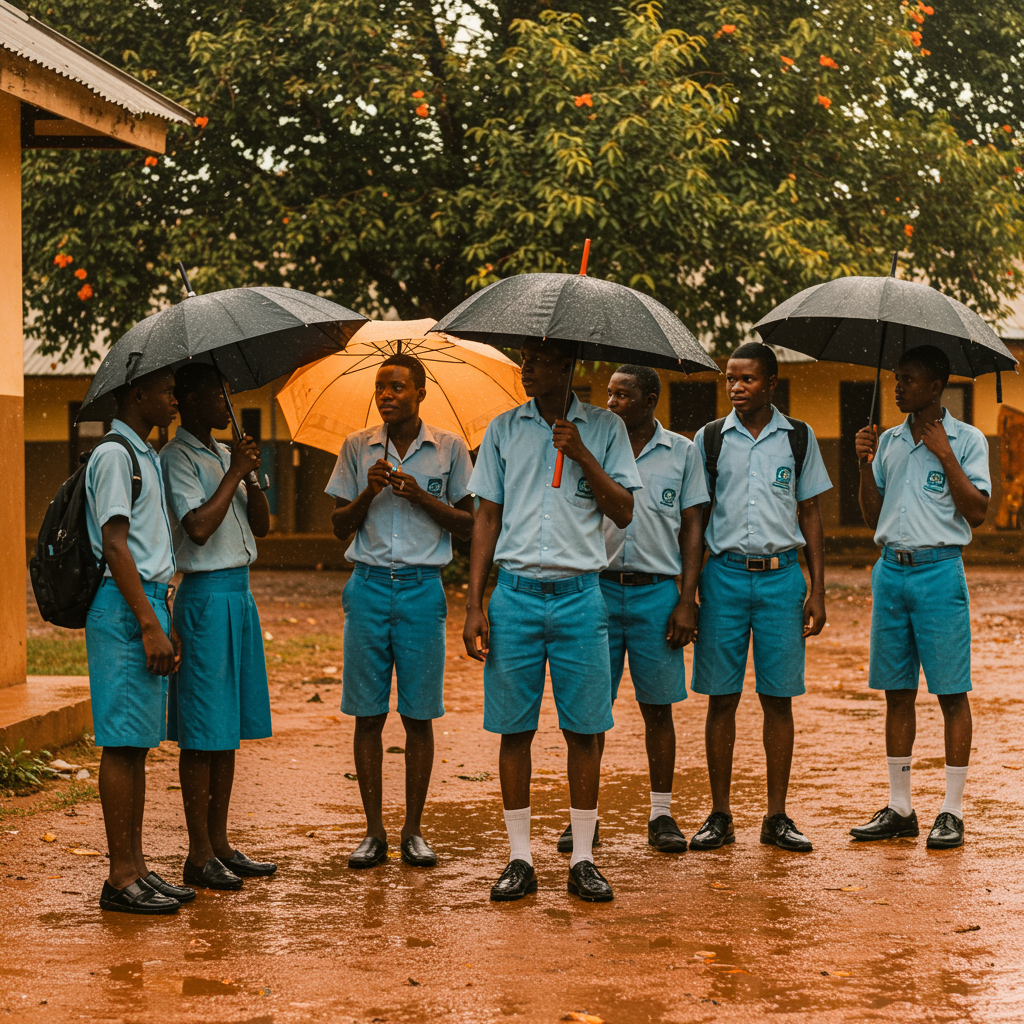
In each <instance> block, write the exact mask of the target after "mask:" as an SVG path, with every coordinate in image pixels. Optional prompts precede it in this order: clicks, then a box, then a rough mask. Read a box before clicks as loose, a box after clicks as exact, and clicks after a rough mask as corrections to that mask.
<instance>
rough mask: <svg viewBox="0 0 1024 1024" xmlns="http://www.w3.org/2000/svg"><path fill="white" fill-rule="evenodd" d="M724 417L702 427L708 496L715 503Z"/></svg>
mask: <svg viewBox="0 0 1024 1024" xmlns="http://www.w3.org/2000/svg"><path fill="white" fill-rule="evenodd" d="M725 419H726V418H725V417H724V416H723V417H722V418H721V419H718V420H712V421H711V422H710V423H708V424H706V425H705V427H704V468H705V469H706V470H707V474H708V495H709V496H710V498H711V504H712V505H713V504H714V503H715V488H716V487H717V486H718V456H719V455H721V453H722V431H723V429H724V428H725Z"/></svg>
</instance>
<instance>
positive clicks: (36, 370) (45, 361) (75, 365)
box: [23, 338, 110, 377]
mask: <svg viewBox="0 0 1024 1024" xmlns="http://www.w3.org/2000/svg"><path fill="white" fill-rule="evenodd" d="M93 346H94V348H95V349H96V357H95V358H94V359H93V360H92V362H90V363H89V364H88V366H87V365H86V362H85V356H84V355H83V354H82V353H81V352H76V353H75V354H74V355H73V356H72V357H71V358H70V359H69V360H67V362H64V363H62V362H61V361H60V356H59V355H50V356H44V355H43V354H42V353H41V352H40V351H39V341H38V340H37V339H35V338H25V343H24V347H23V353H24V366H25V376H26V377H91V376H92V375H93V374H94V373H95V372H96V367H97V366H99V365H100V360H101V359H102V358H103V357H104V356H105V355H106V354H107V353H108V352H109V351H110V344H109V342H107V341H94V342H93Z"/></svg>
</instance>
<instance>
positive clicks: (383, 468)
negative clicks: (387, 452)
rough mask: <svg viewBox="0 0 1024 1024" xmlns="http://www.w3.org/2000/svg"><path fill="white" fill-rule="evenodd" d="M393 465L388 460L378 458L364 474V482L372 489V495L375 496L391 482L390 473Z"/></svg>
mask: <svg viewBox="0 0 1024 1024" xmlns="http://www.w3.org/2000/svg"><path fill="white" fill-rule="evenodd" d="M394 468H395V467H394V466H392V465H391V463H390V462H385V461H384V460H383V459H378V460H377V461H376V462H375V463H374V464H373V465H372V466H371V467H370V469H369V471H368V472H367V474H366V482H367V484H368V485H369V487H370V490H371V491H373V496H374V497H375V498H376V497H377V495H378V494H380V492H381V491H383V490H384V488H385V487H387V485H388V484H389V483H390V482H391V474H392V472H393V471H394Z"/></svg>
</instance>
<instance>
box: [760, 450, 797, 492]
mask: <svg viewBox="0 0 1024 1024" xmlns="http://www.w3.org/2000/svg"><path fill="white" fill-rule="evenodd" d="M787 447H788V444H787ZM762 465H763V467H764V468H763V472H764V474H765V476H766V478H767V479H766V480H765V485H766V487H767V489H768V493H769V494H771V495H772V496H773V497H774V498H775V499H776V500H778V501H783V502H786V503H789V502H792V503H793V504H796V488H797V481H796V463H795V462H794V460H793V456H792V454H791V453H788V452H787V454H786V455H784V456H781V457H779V456H775V457H769V458H767V459H765V460H764V462H763V463H762Z"/></svg>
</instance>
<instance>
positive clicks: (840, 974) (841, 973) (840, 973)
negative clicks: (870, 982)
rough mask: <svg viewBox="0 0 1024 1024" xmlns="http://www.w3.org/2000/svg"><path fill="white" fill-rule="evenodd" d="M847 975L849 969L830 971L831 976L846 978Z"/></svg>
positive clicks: (848, 974)
mask: <svg viewBox="0 0 1024 1024" xmlns="http://www.w3.org/2000/svg"><path fill="white" fill-rule="evenodd" d="M849 976H850V972H849V971H833V972H832V977H833V978H848V977H849Z"/></svg>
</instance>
